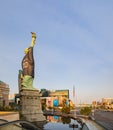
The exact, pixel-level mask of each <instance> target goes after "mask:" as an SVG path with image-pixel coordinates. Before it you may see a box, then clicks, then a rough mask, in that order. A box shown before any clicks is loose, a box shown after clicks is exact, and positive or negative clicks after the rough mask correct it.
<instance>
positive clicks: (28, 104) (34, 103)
mask: <svg viewBox="0 0 113 130" xmlns="http://www.w3.org/2000/svg"><path fill="white" fill-rule="evenodd" d="M20 113H21V115H22V116H23V117H25V119H26V120H27V121H30V122H37V121H45V120H46V119H45V116H44V115H43V112H42V108H41V102H40V97H39V91H38V90H28V89H23V90H21V91H20Z"/></svg>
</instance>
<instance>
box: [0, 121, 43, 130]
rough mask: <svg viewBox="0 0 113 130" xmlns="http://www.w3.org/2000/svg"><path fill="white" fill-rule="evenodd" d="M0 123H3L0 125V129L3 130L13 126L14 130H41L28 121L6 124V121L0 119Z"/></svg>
mask: <svg viewBox="0 0 113 130" xmlns="http://www.w3.org/2000/svg"><path fill="white" fill-rule="evenodd" d="M0 122H4V123H2V124H0V128H5V127H7V126H10V125H14V126H15V127H16V128H22V130H23V129H25V130H42V129H41V128H40V127H37V126H36V125H34V124H33V123H31V122H29V121H24V120H16V121H11V122H8V121H6V120H3V119H0ZM15 130H16V129H15Z"/></svg>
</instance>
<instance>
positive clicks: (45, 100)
mask: <svg viewBox="0 0 113 130" xmlns="http://www.w3.org/2000/svg"><path fill="white" fill-rule="evenodd" d="M40 93H41V94H40V95H41V97H40V98H41V103H42V107H43V108H42V109H45V108H53V107H59V108H60V107H62V105H63V103H65V104H66V105H69V104H70V106H73V103H72V101H71V100H69V90H67V89H66V90H54V91H50V90H46V89H41V91H40Z"/></svg>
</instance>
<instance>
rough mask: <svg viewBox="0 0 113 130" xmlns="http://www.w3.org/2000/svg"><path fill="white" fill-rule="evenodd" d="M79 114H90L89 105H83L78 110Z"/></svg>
mask: <svg viewBox="0 0 113 130" xmlns="http://www.w3.org/2000/svg"><path fill="white" fill-rule="evenodd" d="M80 114H82V115H89V114H91V108H90V107H84V108H82V109H81V110H80Z"/></svg>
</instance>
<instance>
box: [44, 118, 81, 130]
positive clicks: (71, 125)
mask: <svg viewBox="0 0 113 130" xmlns="http://www.w3.org/2000/svg"><path fill="white" fill-rule="evenodd" d="M46 118H47V121H48V123H47V124H45V125H44V130H81V125H80V124H79V123H78V122H77V121H76V120H74V119H71V118H68V117H60V116H47V117H46Z"/></svg>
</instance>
